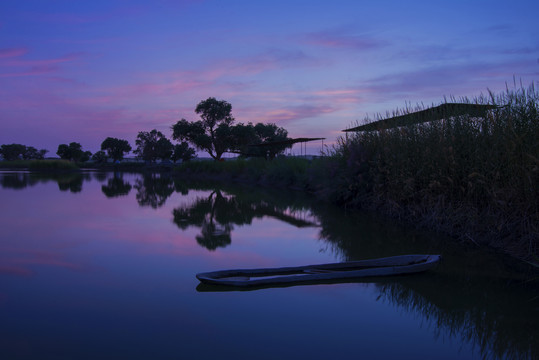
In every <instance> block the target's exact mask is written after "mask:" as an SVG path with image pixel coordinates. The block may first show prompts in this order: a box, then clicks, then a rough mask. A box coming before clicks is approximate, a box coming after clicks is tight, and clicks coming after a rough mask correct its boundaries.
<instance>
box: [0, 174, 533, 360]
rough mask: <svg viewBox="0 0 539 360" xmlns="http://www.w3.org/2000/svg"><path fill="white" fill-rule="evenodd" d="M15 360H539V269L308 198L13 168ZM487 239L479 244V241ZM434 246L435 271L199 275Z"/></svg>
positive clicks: (1, 299)
mask: <svg viewBox="0 0 539 360" xmlns="http://www.w3.org/2000/svg"><path fill="white" fill-rule="evenodd" d="M0 184H1V188H0V214H1V215H0V358H1V359H120V358H125V359H156V358H159V359H161V358H162V359H350V358H361V359H481V358H508V359H513V358H515V359H537V358H539V291H538V282H539V274H538V272H537V270H536V269H535V270H534V269H533V268H531V267H528V266H525V265H524V264H522V263H519V262H516V261H513V260H511V259H508V258H506V257H503V256H500V255H496V254H491V253H488V252H485V251H484V250H479V249H477V248H475V247H471V246H470V247H466V248H465V247H464V246H463V245H458V246H457V245H455V244H454V243H452V242H448V241H447V239H444V238H442V237H441V236H439V235H435V234H427V233H421V232H417V231H412V230H410V229H405V228H403V227H402V226H398V225H395V224H391V223H388V222H387V221H385V222H384V221H382V220H380V219H377V218H375V217H373V216H372V215H366V214H357V213H356V214H351V213H345V212H343V211H342V210H340V209H335V208H332V207H330V206H328V205H327V204H320V203H316V202H314V201H313V200H311V199H310V198H309V197H307V196H305V195H304V194H300V193H294V192H286V191H282V190H279V191H273V190H268V189H258V190H255V189H253V188H250V187H247V186H238V187H221V188H218V187H216V186H215V185H209V184H204V183H185V182H181V181H177V180H174V179H173V178H171V177H168V176H165V175H161V176H160V175H147V176H142V175H135V174H119V173H117V174H114V173H84V174H82V175H81V174H68V175H43V174H40V175H38V174H30V173H24V172H2V173H0ZM470 245H473V244H470ZM414 253H432V254H441V255H442V256H443V261H442V263H441V264H440V265H439V266H438V267H437V268H436V269H434V270H431V271H429V272H426V273H422V274H417V275H411V276H401V277H394V278H383V279H381V278H380V279H376V280H375V281H372V280H371V281H365V282H352V283H341V284H326V285H302V286H294V287H285V288H266V289H259V290H252V291H225V290H226V289H224V288H221V287H212V286H202V285H200V284H199V282H198V280H197V279H196V278H195V274H196V273H198V272H205V271H211V270H219V269H228V268H251V267H275V266H296V265H305V264H312V263H325V262H336V261H345V260H360V259H368V258H376V257H384V256H392V255H401V254H414Z"/></svg>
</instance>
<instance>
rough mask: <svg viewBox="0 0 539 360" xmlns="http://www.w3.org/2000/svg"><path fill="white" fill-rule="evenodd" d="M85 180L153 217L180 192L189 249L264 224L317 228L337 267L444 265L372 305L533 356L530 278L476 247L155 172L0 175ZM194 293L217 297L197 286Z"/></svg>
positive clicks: (18, 179) (20, 182)
mask: <svg viewBox="0 0 539 360" xmlns="http://www.w3.org/2000/svg"><path fill="white" fill-rule="evenodd" d="M132 179H133V180H132ZM92 180H94V181H99V182H105V181H106V184H103V185H102V186H101V192H102V194H103V196H105V197H107V198H116V197H119V196H128V195H129V196H135V197H136V199H137V202H138V204H139V205H140V206H144V207H151V208H154V209H157V208H159V207H162V206H163V205H164V204H165V202H166V201H167V199H169V198H170V197H171V196H172V195H173V194H174V193H176V194H180V195H181V196H178V197H179V198H180V199H181V200H182V203H181V205H180V204H178V205H177V204H176V203H174V204H173V205H171V206H170V207H171V209H172V211H171V213H170V215H169V216H170V217H171V219H172V221H173V223H174V224H175V226H177V228H179V229H180V230H182V231H183V230H186V229H188V228H193V227H194V228H197V229H199V230H197V231H200V233H199V234H198V235H195V239H196V242H197V243H198V244H199V245H201V246H203V247H204V248H205V249H208V250H211V251H213V252H215V251H219V249H220V248H223V247H226V246H230V245H231V244H232V238H233V232H234V229H235V227H238V226H246V225H249V224H251V223H252V222H253V220H254V219H261V218H264V217H271V218H273V219H278V220H280V221H282V222H285V223H286V224H289V225H293V226H294V227H297V228H303V227H316V231H317V233H318V237H319V239H320V240H321V241H323V242H324V243H326V244H327V246H328V248H329V249H331V251H333V252H334V253H335V254H337V255H338V256H339V257H340V258H341V259H342V260H360V259H366V258H376V257H384V256H391V255H398V254H406V253H440V254H442V255H443V261H442V263H441V264H440V266H438V267H437V268H436V270H435V271H430V272H427V273H424V274H418V275H414V276H403V277H398V278H391V279H375V280H374V281H372V280H371V281H372V284H371V286H372V287H374V288H375V291H376V294H377V296H378V299H377V301H380V302H388V303H390V304H392V305H394V306H396V307H398V308H399V309H402V310H404V311H406V312H409V313H413V314H417V315H418V317H419V318H420V319H422V322H423V323H424V324H426V325H427V326H429V327H430V328H431V329H432V332H433V333H434V334H436V335H437V336H439V337H442V336H449V337H451V338H452V339H456V340H457V341H459V342H462V343H471V344H473V345H474V346H475V348H476V349H477V351H478V353H479V354H480V357H481V358H518V359H520V358H524V359H526V358H527V359H536V358H539V296H538V294H539V285H538V283H539V276H538V274H537V270H534V269H532V268H530V267H527V266H525V265H524V264H520V263H515V262H514V261H512V260H511V259H506V258H504V257H501V256H499V255H498V254H489V253H486V252H485V251H484V250H482V249H479V250H478V249H474V248H470V249H466V251H463V250H462V248H461V247H459V248H457V249H456V250H455V248H454V247H453V246H452V245H450V244H449V242H445V241H443V239H442V238H441V237H440V236H439V235H433V236H432V237H429V236H425V235H424V234H421V233H414V232H412V231H407V232H406V233H404V232H403V229H402V228H400V227H396V226H391V225H389V224H388V223H387V222H381V221H380V220H379V219H376V218H375V217H374V216H372V215H366V214H347V213H344V212H342V211H341V210H339V209H335V208H332V207H331V206H328V205H327V204H320V203H317V202H316V201H315V200H313V199H311V198H310V197H308V196H305V195H304V194H302V193H297V192H286V191H282V190H280V191H274V190H268V189H256V188H249V187H246V186H243V187H232V186H222V185H219V186H215V185H214V184H203V183H200V182H198V183H196V184H193V183H188V182H184V181H180V180H178V179H175V178H173V177H171V176H167V175H159V174H146V175H136V176H135V175H133V176H129V177H124V176H123V175H122V174H119V173H117V174H105V176H104V175H103V174H97V173H96V174H93V179H92V177H91V176H90V175H89V174H78V173H77V174H62V175H59V174H30V173H22V172H18V173H1V174H0V184H1V186H2V188H6V189H14V190H21V189H24V188H26V187H28V186H35V185H37V184H39V183H44V182H49V181H54V182H56V183H57V184H58V188H59V189H61V190H68V191H72V192H80V191H84V190H83V183H84V182H85V181H92ZM132 184H134V186H133V185H132ZM133 187H134V188H135V190H136V194H135V195H133V192H131V189H132V188H133ZM98 191H99V190H98ZM193 193H194V194H193ZM188 195H191V196H188ZM193 195H196V196H193ZM175 199H176V198H175ZM438 238H440V239H442V241H437V240H436V239H438ZM188 240H189V241H193V239H192V238H191V239H188ZM8 251H9V249H3V252H4V256H5V257H6V258H8V257H9V259H11V258H14V256H12V255H10V254H9V253H8ZM62 263H63V262H62ZM0 265H1V264H0ZM4 265H6V264H4ZM7 265H9V262H8V263H7ZM297 265H301V264H297ZM365 282H366V281H364V280H363V281H361V283H365ZM197 289H198V290H199V291H217V290H220V289H221V290H224V289H223V288H220V289H219V288H217V287H205V286H202V285H199V286H198V287H197ZM226 290H228V289H226ZM265 295H267V296H271V295H272V293H271V292H270V291H267V292H266V294H265ZM439 341H440V342H445V341H446V339H443V338H442V339H439Z"/></svg>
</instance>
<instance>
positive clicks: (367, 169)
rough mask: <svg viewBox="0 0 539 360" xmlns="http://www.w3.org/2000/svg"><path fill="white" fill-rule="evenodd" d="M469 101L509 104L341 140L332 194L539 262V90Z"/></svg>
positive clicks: (335, 150)
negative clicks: (476, 114) (476, 113)
mask: <svg viewBox="0 0 539 360" xmlns="http://www.w3.org/2000/svg"><path fill="white" fill-rule="evenodd" d="M460 102H467V103H472V104H490V105H497V106H500V107H499V108H497V109H495V110H491V111H489V112H488V113H487V115H486V116H485V117H472V116H468V115H459V116H455V117H451V118H448V119H443V120H439V121H432V122H428V123H423V124H416V125H408V126H405V127H400V128H394V129H388V130H381V131H371V132H359V133H355V134H353V135H352V136H349V137H348V138H341V139H340V141H339V143H338V145H337V146H335V147H334V148H333V150H332V154H331V155H332V157H333V159H334V163H339V164H341V166H339V167H338V169H337V170H336V171H337V172H339V173H340V176H339V177H338V178H337V179H336V181H337V183H338V188H339V190H338V191H339V193H335V192H334V193H333V196H334V197H335V198H336V199H337V201H339V202H341V203H345V204H347V205H350V206H355V207H376V208H379V209H382V210H383V211H384V212H386V213H389V214H390V215H393V216H397V217H400V218H404V219H409V220H412V221H414V222H416V223H418V224H420V225H425V226H428V227H430V228H437V229H440V230H443V231H445V232H448V233H450V234H452V235H456V236H458V237H460V238H462V239H467V240H469V241H473V242H475V243H478V244H480V243H484V244H488V245H491V246H494V247H498V248H502V249H504V250H505V251H508V252H509V253H511V254H513V255H516V256H519V257H522V258H526V259H528V260H531V261H533V262H535V263H538V262H539V258H538V239H539V201H538V199H539V187H538V183H539V181H538V180H539V114H538V108H539V92H538V91H537V90H536V89H535V87H534V86H533V85H531V86H530V87H529V88H522V87H521V88H519V89H515V90H509V89H507V90H506V91H505V92H504V93H501V94H499V95H495V94H492V93H489V95H488V96H480V97H478V98H476V99H474V100H469V99H460ZM414 110H417V109H414ZM407 112H410V111H409V110H404V111H400V112H397V114H398V115H400V114H403V113H407ZM334 167H335V165H334Z"/></svg>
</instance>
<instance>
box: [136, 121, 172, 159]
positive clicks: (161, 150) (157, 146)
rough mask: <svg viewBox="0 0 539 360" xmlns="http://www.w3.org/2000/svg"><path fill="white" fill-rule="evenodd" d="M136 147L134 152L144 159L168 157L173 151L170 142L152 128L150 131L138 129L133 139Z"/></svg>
mask: <svg viewBox="0 0 539 360" xmlns="http://www.w3.org/2000/svg"><path fill="white" fill-rule="evenodd" d="M135 144H136V145H137V148H136V149H135V151H134V153H135V154H137V156H139V157H141V158H143V159H144V160H146V161H151V162H154V161H156V160H157V159H161V160H168V159H170V157H171V155H172V151H173V146H172V143H171V142H170V140H169V139H167V138H166V136H165V135H163V133H161V132H160V131H157V130H156V129H153V130H152V131H150V132H147V131H140V132H139V133H138V135H137V140H135Z"/></svg>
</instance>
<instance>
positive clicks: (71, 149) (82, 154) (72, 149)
mask: <svg viewBox="0 0 539 360" xmlns="http://www.w3.org/2000/svg"><path fill="white" fill-rule="evenodd" d="M56 154H57V155H58V156H60V158H62V159H65V160H72V161H81V162H85V161H88V160H90V157H91V156H92V153H91V152H90V151H83V150H82V145H81V144H79V143H78V142H71V143H69V145H66V144H60V145H58V150H57V151H56Z"/></svg>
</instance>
